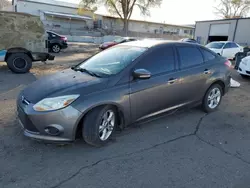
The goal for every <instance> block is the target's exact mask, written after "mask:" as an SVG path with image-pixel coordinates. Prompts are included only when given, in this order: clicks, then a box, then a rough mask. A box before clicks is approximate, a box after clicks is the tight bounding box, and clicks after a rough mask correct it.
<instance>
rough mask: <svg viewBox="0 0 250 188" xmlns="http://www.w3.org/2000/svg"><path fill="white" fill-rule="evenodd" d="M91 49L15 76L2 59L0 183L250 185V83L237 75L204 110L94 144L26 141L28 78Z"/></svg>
mask: <svg viewBox="0 0 250 188" xmlns="http://www.w3.org/2000/svg"><path fill="white" fill-rule="evenodd" d="M90 54H91V53H90V52H87V53H86V52H85V53H76V52H67V53H61V54H59V55H58V56H57V58H56V60H55V61H54V62H48V63H47V64H43V63H35V64H34V66H33V69H32V70H31V73H28V74H23V75H21V74H13V73H11V72H10V71H8V70H7V67H6V66H5V65H4V64H0V84H1V87H0V96H1V97H0V107H1V108H0V167H1V168H0V187H1V188H57V187H60V188H68V187H72V188H78V187H79V188H82V187H86V188H96V187H102V188H112V187H114V188H117V187H121V188H123V187H124V188H125V187H129V188H131V187H143V188H147V187H149V188H152V187H171V188H172V187H174V188H175V187H176V188H182V187H183V188H194V187H202V188H211V187H213V188H215V187H216V188H217V187H218V188H249V185H250V179H249V177H250V149H249V145H248V144H249V141H250V108H249V107H250V100H249V98H250V97H249V92H250V80H249V79H242V78H240V77H239V76H238V75H237V73H236V72H234V73H233V75H234V78H235V79H236V80H237V81H240V83H241V87H240V88H235V89H231V90H230V92H229V93H228V94H227V95H226V96H225V97H224V98H223V101H222V104H221V106H220V108H219V109H218V111H216V112H214V113H211V114H204V113H203V112H202V111H200V110H199V109H198V108H194V109H186V110H181V111H179V112H176V113H174V114H172V115H168V116H166V115H162V116H160V117H156V118H153V119H150V120H148V121H147V122H143V123H140V124H136V125H133V126H131V127H129V128H128V129H126V130H124V131H122V132H121V133H117V136H116V138H115V139H113V140H112V142H111V143H110V144H108V145H107V146H105V147H102V148H98V149H97V148H93V147H90V146H88V145H87V144H85V143H84V142H83V141H82V140H78V141H76V142H74V143H72V144H68V145H63V146H61V145H54V144H44V143H42V142H36V141H33V140H30V139H28V138H25V137H24V136H23V134H22V130H21V128H20V126H19V125H18V123H17V120H16V117H15V109H16V107H15V98H16V96H17V94H18V92H19V91H20V90H21V89H23V88H24V87H25V86H26V85H28V84H29V83H31V82H33V81H35V80H36V79H37V78H40V77H41V76H44V75H46V74H51V73H53V72H55V71H58V70H61V69H64V68H67V67H70V66H72V65H74V64H77V63H78V62H79V61H81V60H82V59H84V58H86V57H88V56H89V55H90Z"/></svg>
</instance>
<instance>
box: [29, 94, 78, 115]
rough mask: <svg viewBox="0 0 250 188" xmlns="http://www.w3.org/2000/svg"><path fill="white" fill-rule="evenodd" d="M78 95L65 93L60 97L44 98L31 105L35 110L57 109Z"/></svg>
mask: <svg viewBox="0 0 250 188" xmlns="http://www.w3.org/2000/svg"><path fill="white" fill-rule="evenodd" d="M79 96H80V95H65V96H60V97H53V98H45V99H43V100H41V101H39V102H38V103H36V104H35V105H34V106H33V109H34V110H35V111H39V112H44V111H51V110H58V109H61V108H64V107H66V106H68V105H70V104H71V103H72V102H74V101H75V100H76V99H77V98H78V97H79Z"/></svg>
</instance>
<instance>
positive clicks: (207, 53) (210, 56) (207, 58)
mask: <svg viewBox="0 0 250 188" xmlns="http://www.w3.org/2000/svg"><path fill="white" fill-rule="evenodd" d="M200 50H201V52H202V54H203V57H204V61H205V62H207V61H211V60H213V59H215V58H216V55H215V54H214V53H212V52H210V51H209V50H207V49H204V48H200Z"/></svg>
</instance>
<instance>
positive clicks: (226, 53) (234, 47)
mask: <svg viewBox="0 0 250 188" xmlns="http://www.w3.org/2000/svg"><path fill="white" fill-rule="evenodd" d="M206 47H207V48H209V49H210V50H212V51H214V52H215V53H217V54H219V55H221V56H223V57H226V58H227V59H232V60H233V59H235V55H236V54H237V53H238V52H243V47H242V46H240V45H239V44H237V43H235V42H231V41H220V42H211V43H209V44H207V45H206Z"/></svg>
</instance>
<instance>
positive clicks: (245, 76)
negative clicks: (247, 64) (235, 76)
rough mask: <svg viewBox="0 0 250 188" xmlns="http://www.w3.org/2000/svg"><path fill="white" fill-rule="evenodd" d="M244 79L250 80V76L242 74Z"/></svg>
mask: <svg viewBox="0 0 250 188" xmlns="http://www.w3.org/2000/svg"><path fill="white" fill-rule="evenodd" d="M240 75H241V77H242V78H244V79H246V78H249V76H247V75H244V74H240Z"/></svg>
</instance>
